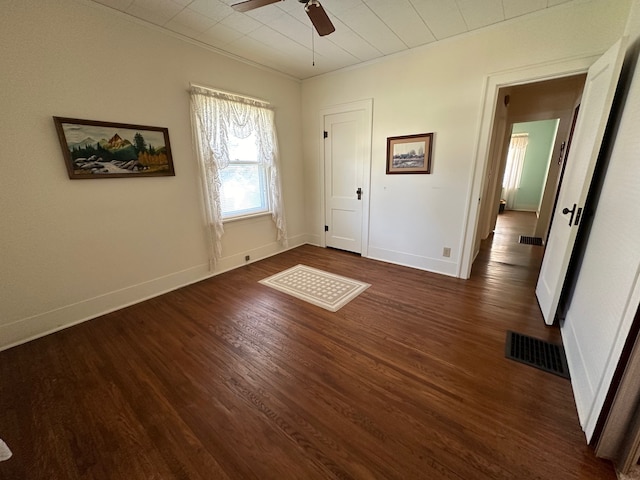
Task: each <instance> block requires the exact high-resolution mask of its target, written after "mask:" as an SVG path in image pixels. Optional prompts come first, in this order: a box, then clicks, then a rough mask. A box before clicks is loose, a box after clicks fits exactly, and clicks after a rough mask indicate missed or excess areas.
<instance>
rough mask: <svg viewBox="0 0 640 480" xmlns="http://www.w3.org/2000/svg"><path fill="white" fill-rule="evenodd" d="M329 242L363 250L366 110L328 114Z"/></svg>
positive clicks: (326, 158) (342, 248)
mask: <svg viewBox="0 0 640 480" xmlns="http://www.w3.org/2000/svg"><path fill="white" fill-rule="evenodd" d="M324 129H325V132H327V133H326V138H325V201H326V205H325V225H326V226H327V228H328V230H327V231H326V233H325V242H326V245H327V246H328V247H334V248H339V249H341V250H348V251H350V252H355V253H362V214H363V201H362V194H358V193H357V192H358V189H360V191H361V192H362V190H363V187H364V185H363V170H364V168H363V167H364V162H365V152H366V148H365V146H366V144H365V142H366V138H367V135H366V113H365V111H363V110H357V111H350V112H343V113H336V114H332V115H325V117H324Z"/></svg>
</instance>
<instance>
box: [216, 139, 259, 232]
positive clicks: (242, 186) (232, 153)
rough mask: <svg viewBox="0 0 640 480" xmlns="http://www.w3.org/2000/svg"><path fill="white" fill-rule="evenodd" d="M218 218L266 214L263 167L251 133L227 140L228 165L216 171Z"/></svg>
mask: <svg viewBox="0 0 640 480" xmlns="http://www.w3.org/2000/svg"><path fill="white" fill-rule="evenodd" d="M220 181H221V190H220V203H221V208H222V218H223V219H229V218H238V217H242V216H245V215H255V214H258V213H265V212H268V211H269V198H268V192H267V188H268V187H267V181H266V175H265V168H264V165H261V164H260V162H259V161H258V147H257V138H256V135H255V133H252V134H251V135H249V136H248V137H247V138H238V137H235V136H230V137H229V165H227V166H226V167H225V168H223V169H222V170H220Z"/></svg>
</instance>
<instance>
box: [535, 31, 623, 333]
mask: <svg viewBox="0 0 640 480" xmlns="http://www.w3.org/2000/svg"><path fill="white" fill-rule="evenodd" d="M625 44H626V42H625V39H620V40H619V41H618V42H617V43H616V44H615V45H614V46H613V47H611V48H610V49H609V50H608V51H607V52H606V53H605V54H604V55H603V56H602V57H600V58H599V59H598V60H597V61H596V62H595V63H594V64H593V65H592V66H591V67H590V68H589V72H588V74H587V79H586V83H585V87H584V92H583V96H582V103H581V105H580V112H579V114H578V118H577V120H576V127H575V132H574V137H573V142H572V147H571V151H570V152H569V157H568V158H567V166H566V171H565V176H564V178H563V183H562V187H561V189H560V192H559V195H558V206H557V208H556V211H555V213H554V216H553V220H552V227H551V231H550V232H549V238H548V240H547V245H546V249H545V253H544V258H543V259H542V267H541V270H540V275H539V277H538V284H537V285H536V297H537V298H538V303H539V304H540V309H541V310H542V315H543V317H544V320H545V322H546V323H547V324H548V325H551V324H552V323H553V322H554V320H555V316H556V312H557V308H558V302H559V300H560V294H561V292H562V287H563V284H564V279H565V277H566V275H567V268H568V265H569V260H570V258H571V252H572V251H573V247H574V244H575V240H576V235H577V231H578V224H579V221H578V218H577V217H578V215H577V213H578V211H579V210H580V211H581V210H582V209H583V208H584V204H585V200H586V198H587V193H588V191H589V186H590V184H591V178H592V176H593V172H594V169H595V164H596V160H597V158H598V153H599V151H600V146H601V144H602V138H603V136H604V131H605V127H606V124H607V120H608V118H609V113H610V111H611V104H612V102H613V96H614V94H615V89H616V85H617V83H618V78H619V76H620V70H621V68H622V61H623V59H624V51H625V48H624V47H625Z"/></svg>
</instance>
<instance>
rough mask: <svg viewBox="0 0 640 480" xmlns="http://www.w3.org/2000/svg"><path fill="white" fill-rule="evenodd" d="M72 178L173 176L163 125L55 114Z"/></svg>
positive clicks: (65, 158)
mask: <svg viewBox="0 0 640 480" xmlns="http://www.w3.org/2000/svg"><path fill="white" fill-rule="evenodd" d="M53 121H54V123H55V126H56V131H57V132H58V139H59V140H60V146H61V147H62V155H63V157H64V161H65V165H66V167H67V173H68V174H69V178H70V179H79V178H114V177H115V178H132V177H158V176H173V175H175V172H174V169H173V159H172V157H171V145H170V144H169V130H168V129H167V128H163V127H149V126H145V125H132V124H129V123H112V122H100V121H96V120H80V119H77V118H62V117H53Z"/></svg>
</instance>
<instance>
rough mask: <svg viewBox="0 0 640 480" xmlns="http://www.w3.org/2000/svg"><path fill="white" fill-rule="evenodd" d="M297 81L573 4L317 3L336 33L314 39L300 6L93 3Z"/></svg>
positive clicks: (168, 0)
mask: <svg viewBox="0 0 640 480" xmlns="http://www.w3.org/2000/svg"><path fill="white" fill-rule="evenodd" d="M92 1H94V2H97V3H101V4H103V5H106V6H108V7H111V8H114V9H116V10H119V11H122V12H124V13H126V14H128V15H131V16H133V17H137V18H138V19H141V20H144V21H146V22H149V23H152V24H155V25H158V26H160V27H162V28H164V29H167V30H169V31H171V32H174V33H178V34H180V35H184V36H186V37H189V38H191V39H193V40H196V41H197V42H200V43H203V44H206V45H209V46H211V47H214V48H215V49H217V50H220V51H224V52H227V53H230V54H232V55H234V56H237V57H241V58H243V59H246V60H249V61H250V62H253V63H257V64H260V65H264V66H267V67H269V68H271V69H274V70H277V71H280V72H283V73H286V74H288V75H290V76H293V77H295V78H299V79H305V78H309V77H313V76H315V75H320V74H322V73H326V72H330V71H333V70H337V69H340V68H343V67H347V66H350V65H356V64H358V63H362V62H366V61H369V60H373V59H376V58H380V57H383V56H385V55H391V54H394V53H397V52H402V51H405V50H408V49H411V48H415V47H419V46H420V45H425V44H428V43H432V42H436V41H438V40H442V39H444V38H448V37H452V36H454V35H459V34H462V33H465V32H469V31H471V30H475V29H478V28H482V27H486V26H488V25H492V24H495V23H499V22H503V21H507V20H510V19H512V18H515V17H518V16H521V15H527V14H530V13H533V12H536V11H538V10H543V9H545V8H551V7H555V6H556V5H559V4H561V3H568V2H571V1H579V0H320V2H321V3H322V5H323V7H324V8H325V10H326V11H327V14H328V15H329V18H330V19H331V21H332V22H333V24H334V25H335V27H336V31H335V32H334V33H332V34H330V35H327V36H326V37H318V36H317V34H314V35H313V37H314V38H313V48H314V50H315V66H314V65H313V58H314V55H313V53H312V26H311V23H310V21H309V18H308V17H307V15H306V13H305V11H304V5H303V4H301V3H299V2H298V0H284V1H281V2H278V3H275V4H272V5H268V6H265V7H261V8H258V9H256V10H252V11H250V12H247V13H239V12H236V11H235V10H234V9H232V8H231V7H230V5H232V4H234V3H239V2H240V1H242V0H92Z"/></svg>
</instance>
